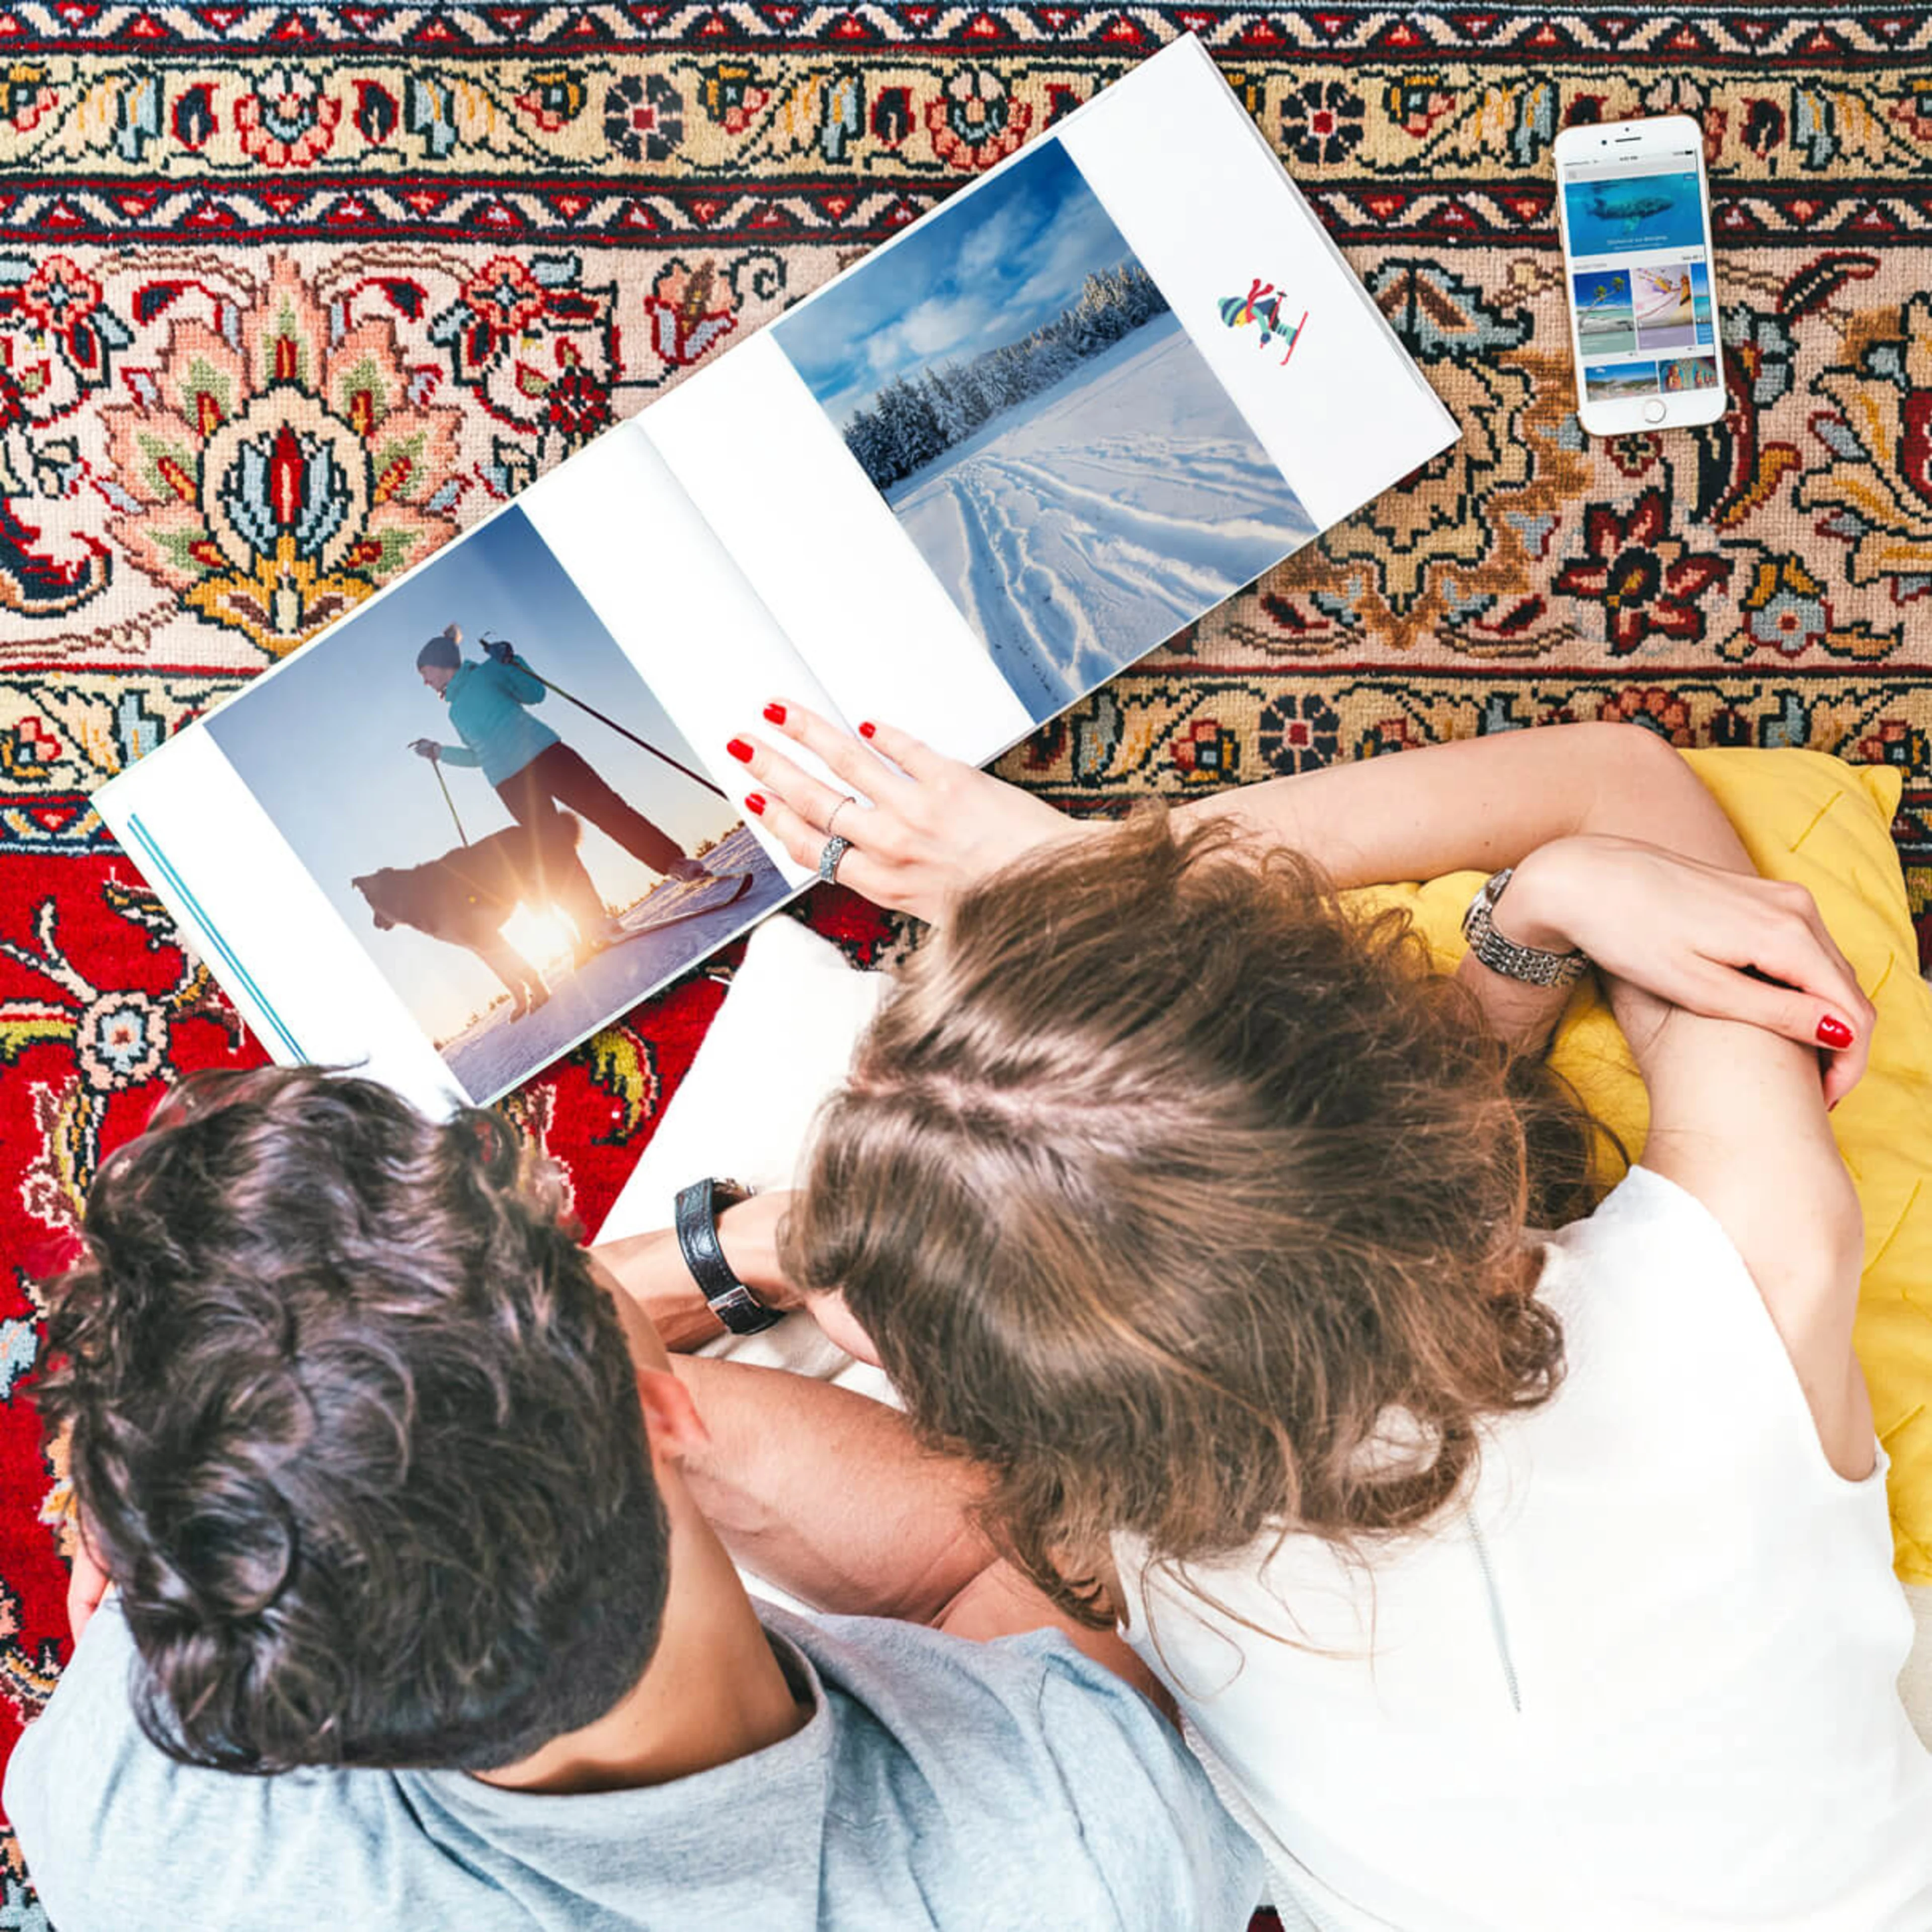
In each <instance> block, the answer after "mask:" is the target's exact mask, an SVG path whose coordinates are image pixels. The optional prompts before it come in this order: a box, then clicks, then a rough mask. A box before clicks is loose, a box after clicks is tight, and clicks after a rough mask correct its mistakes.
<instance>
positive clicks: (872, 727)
mask: <svg viewBox="0 0 1932 1932" xmlns="http://www.w3.org/2000/svg"><path fill="white" fill-rule="evenodd" d="M878 728H879V727H877V725H876V724H861V725H860V726H859V736H860V737H862V738H869V737H871V735H872V733H874V732H875V731H876V730H877V729H878Z"/></svg>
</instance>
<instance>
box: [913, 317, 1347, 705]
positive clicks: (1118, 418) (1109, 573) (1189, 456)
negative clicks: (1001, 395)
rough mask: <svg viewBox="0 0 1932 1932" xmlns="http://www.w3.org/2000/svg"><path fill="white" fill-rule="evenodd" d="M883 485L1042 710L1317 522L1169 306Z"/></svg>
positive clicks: (1148, 642) (1245, 576) (1257, 568)
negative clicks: (974, 432) (1073, 371)
mask: <svg viewBox="0 0 1932 1932" xmlns="http://www.w3.org/2000/svg"><path fill="white" fill-rule="evenodd" d="M886 501H887V502H889V504H890V505H892V508H893V510H894V511H895V512H896V514H898V517H899V520H900V521H901V523H903V524H904V526H905V528H906V529H907V532H908V533H909V534H910V535H911V537H912V539H913V541H914V542H915V543H916V544H917V545H918V546H919V552H920V554H921V555H922V556H924V557H925V559H926V562H928V563H929V564H930V565H932V568H933V570H934V571H935V574H937V575H938V577H939V580H940V581H941V583H943V584H944V586H946V589H947V592H948V594H949V595H950V596H951V597H952V598H953V601H954V603H955V604H957V605H958V606H959V609H960V610H961V612H962V613H963V614H964V616H965V618H966V619H967V621H968V622H969V623H970V624H971V625H972V626H973V628H974V629H975V630H976V631H978V633H979V634H980V637H982V638H983V640H985V643H986V648H987V649H988V650H989V651H990V652H992V657H993V661H994V662H995V664H997V665H998V667H999V668H1000V670H1001V672H1002V673H1003V674H1004V676H1005V677H1006V679H1007V682H1008V683H1009V684H1010V685H1012V686H1013V690H1014V691H1015V692H1016V694H1018V696H1019V699H1020V700H1021V702H1022V703H1024V704H1025V706H1026V707H1027V709H1028V710H1029V711H1030V712H1031V713H1032V715H1033V716H1034V718H1035V719H1036V720H1044V719H1046V718H1050V717H1051V716H1052V715H1053V714H1054V713H1055V712H1058V711H1061V710H1063V709H1065V707H1066V706H1067V705H1069V704H1070V703H1072V702H1073V700H1074V699H1075V698H1076V697H1079V695H1080V694H1081V693H1082V692H1083V691H1088V690H1090V689H1091V688H1092V687H1093V686H1094V685H1097V684H1100V683H1101V682H1103V681H1104V680H1105V679H1107V678H1109V677H1111V676H1112V675H1113V673H1115V671H1117V670H1119V669H1120V668H1121V666H1122V665H1124V664H1130V663H1132V662H1133V660H1134V659H1135V658H1137V657H1139V656H1141V655H1142V654H1143V653H1144V652H1147V651H1149V650H1151V649H1153V648H1154V646H1155V645H1156V644H1157V643H1160V642H1161V641H1162V640H1163V639H1164V638H1166V637H1171V636H1172V634H1174V633H1175V631H1178V629H1180V628H1181V626H1182V625H1184V624H1187V623H1190V622H1193V619H1195V618H1196V617H1198V616H1200V615H1201V613H1202V612H1203V611H1204V610H1208V609H1209V608H1210V607H1211V606H1213V605H1214V604H1218V603H1219V602H1220V601H1221V600H1222V598H1224V597H1226V596H1228V595H1230V594H1231V593H1232V592H1234V591H1236V590H1238V589H1240V588H1241V586H1242V585H1243V584H1244V583H1247V582H1249V581H1250V580H1251V579H1253V578H1254V577H1257V576H1259V574H1261V572H1262V571H1264V570H1265V569H1267V568H1268V567H1269V566H1270V565H1271V564H1274V563H1277V562H1280V559H1282V558H1283V557H1284V556H1286V555H1287V554H1288V553H1289V552H1290V551H1291V550H1297V549H1299V548H1300V547H1301V545H1302V544H1304V543H1306V542H1307V541H1308V539H1309V538H1310V537H1312V536H1313V535H1315V534H1316V529H1315V525H1314V523H1313V520H1311V519H1310V516H1309V514H1308V512H1307V511H1306V510H1305V509H1304V508H1303V507H1302V505H1301V501H1300V499H1298V497H1297V496H1296V495H1295V492H1294V491H1293V490H1291V489H1290V488H1289V486H1288V484H1287V482H1286V480H1285V479H1284V478H1283V475H1282V474H1281V472H1280V470H1279V469H1277V467H1276V466H1275V465H1274V462H1273V461H1272V460H1271V459H1270V458H1269V457H1268V454H1267V452H1265V450H1264V449H1262V446H1261V445H1260V444H1259V443H1258V442H1257V441H1256V440H1255V437H1254V434H1253V431H1251V430H1250V428H1248V426H1247V423H1246V422H1245V421H1244V419H1243V418H1242V416H1241V412H1240V411H1239V410H1237V409H1236V408H1235V405H1234V404H1233V402H1232V401H1231V400H1230V399H1229V395H1228V393H1227V392H1226V390H1225V389H1223V388H1222V386H1221V385H1220V382H1219V380H1217V378H1216V377H1215V375H1214V371H1212V370H1211V369H1210V368H1208V365H1207V363H1206V362H1204V361H1203V360H1202V357H1201V356H1200V354H1199V352H1198V351H1197V350H1196V349H1195V347H1194V346H1193V344H1192V343H1191V342H1190V341H1189V340H1188V338H1187V333H1186V332H1185V331H1184V329H1182V327H1181V324H1180V323H1179V321H1178V320H1177V319H1176V318H1175V317H1174V316H1173V315H1172V314H1163V315H1160V316H1158V317H1156V318H1155V319H1154V320H1153V321H1151V322H1149V323H1146V324H1145V325H1144V326H1142V327H1141V328H1139V329H1136V330H1135V331H1134V332H1133V334H1132V335H1128V336H1127V337H1125V338H1123V339H1122V340H1121V341H1119V342H1117V343H1115V344H1114V345H1113V347H1112V348H1110V349H1108V350H1105V351H1104V352H1103V353H1101V354H1100V355H1098V356H1095V357H1094V359H1092V360H1091V362H1088V363H1087V364H1086V365H1085V366H1084V367H1083V368H1082V369H1080V370H1079V371H1078V372H1077V373H1076V374H1073V375H1072V376H1070V377H1068V378H1067V380H1065V381H1064V383H1060V384H1058V386H1056V387H1055V388H1053V389H1048V390H1046V391H1044V392H1042V393H1041V394H1040V395H1037V396H1034V397H1031V398H1028V401H1026V402H1025V404H1022V406H1020V407H1019V408H1017V409H1015V410H1010V411H1009V412H1007V413H1006V414H1005V415H1004V416H1000V417H998V418H997V419H995V420H994V421H993V422H990V423H989V424H988V425H986V428H984V429H983V430H982V431H980V433H979V434H977V436H975V437H972V438H971V440H969V441H967V442H965V443H960V444H959V445H957V446H956V447H955V448H953V449H950V450H948V451H947V452H946V454H945V455H944V456H943V457H941V458H940V459H939V460H938V461H937V462H935V463H930V464H929V465H928V466H926V468H925V469H922V470H921V471H920V472H918V474H917V475H913V476H910V477H907V478H906V479H905V481H904V482H902V483H900V484H895V486H894V487H893V488H892V490H889V492H888V493H887V494H886Z"/></svg>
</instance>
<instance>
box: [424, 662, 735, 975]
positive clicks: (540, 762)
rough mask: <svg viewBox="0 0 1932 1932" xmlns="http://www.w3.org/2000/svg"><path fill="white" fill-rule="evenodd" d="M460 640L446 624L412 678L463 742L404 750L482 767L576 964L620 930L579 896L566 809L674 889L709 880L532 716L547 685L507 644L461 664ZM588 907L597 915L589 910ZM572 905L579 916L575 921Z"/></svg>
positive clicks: (431, 742) (428, 741) (429, 742)
mask: <svg viewBox="0 0 1932 1932" xmlns="http://www.w3.org/2000/svg"><path fill="white" fill-rule="evenodd" d="M462 640H463V631H462V627H461V626H460V625H457V624H452V625H449V626H448V627H447V628H445V629H444V630H443V631H441V632H440V633H439V634H437V636H435V637H432V638H431V639H430V640H429V641H428V643H426V644H425V645H424V646H423V647H422V649H421V650H419V652H417V653H416V671H417V674H418V675H419V676H420V677H421V678H422V681H423V682H424V683H425V684H426V685H428V686H429V688H430V689H431V691H434V692H435V693H436V694H437V696H438V697H440V698H441V699H442V700H443V703H445V704H446V705H447V706H449V721H450V724H451V725H452V727H454V729H455V732H456V734H457V736H458V738H460V739H461V741H462V742H460V744H458V745H446V744H443V743H440V742H438V741H437V739H434V738H418V739H416V740H415V741H414V742H413V743H412V744H411V745H410V749H411V750H412V751H414V752H415V753H416V754H417V756H418V757H425V758H428V760H430V761H431V763H435V764H448V765H456V766H472V767H475V768H478V769H481V772H482V774H483V776H484V780H485V781H487V783H488V784H489V786H490V789H491V790H493V791H494V792H495V793H496V796H498V797H499V799H502V802H503V804H504V805H505V808H506V809H507V810H508V812H509V814H510V816H511V817H512V818H514V820H516V821H517V823H518V824H519V825H520V826H522V827H523V829H524V830H525V832H527V833H528V834H529V838H530V840H531V856H532V862H534V863H535V864H537V865H539V866H542V865H547V866H548V868H550V870H551V871H553V873H554V874H556V877H557V879H558V880H560V881H561V882H562V884H561V889H562V890H563V891H564V892H565V895H566V896H567V897H568V899H569V901H570V904H571V915H570V916H571V919H572V921H573V922H575V923H576V924H577V926H578V929H579V930H578V935H577V938H578V946H579V951H580V957H582V958H587V957H588V956H589V954H590V953H592V952H595V951H597V950H601V948H602V947H604V946H607V945H608V944H610V942H611V941H613V939H616V938H619V937H621V936H622V926H621V924H620V922H619V921H618V920H616V919H613V918H612V917H611V916H610V915H609V913H607V911H606V910H604V907H603V905H602V902H601V901H597V900H595V894H594V892H592V895H591V898H585V897H584V896H583V892H584V890H585V889H589V880H588V878H587V877H585V876H584V875H583V867H582V865H580V863H579V862H577V859H576V856H575V852H576V840H575V838H574V837H573V836H571V835H568V834H566V833H565V832H564V831H563V829H562V826H563V813H564V811H575V812H577V814H580V816H581V817H584V818H587V819H588V820H589V821H590V823H592V824H593V825H594V826H596V827H597V829H598V830H599V831H600V832H607V833H608V834H609V835H610V837H612V838H614V839H616V841H617V843H618V844H619V845H621V846H622V847H623V848H624V849H625V851H627V852H628V853H630V854H631V856H632V857H633V858H634V859H637V861H638V862H640V864H643V865H648V866H649V867H650V868H651V869H652V871H655V872H660V873H661V874H663V875H664V877H666V878H668V879H675V880H676V881H677V882H678V883H679V884H680V885H688V884H691V883H693V882H694V881H695V880H699V879H707V878H709V877H710V876H711V874H709V872H708V871H706V869H705V868H704V867H703V866H702V865H700V864H699V863H698V862H697V860H696V859H693V858H691V856H689V855H688V853H686V852H685V850H684V849H683V847H682V846H680V845H679V844H678V842H677V841H676V839H674V838H672V837H670V835H669V834H668V833H667V832H662V831H661V830H659V829H658V827H657V826H655V825H653V824H652V823H651V821H650V820H649V819H648V818H646V817H644V815H643V813H642V812H640V811H638V810H637V808H635V807H634V805H629V804H627V803H626V802H625V800H623V799H621V798H619V796H617V794H616V793H615V792H614V791H613V790H611V789H610V787H609V786H608V785H607V784H605V783H604V781H603V780H602V779H601V778H599V777H598V775H597V774H596V772H595V771H594V770H592V768H591V766H590V764H589V761H588V760H586V758H585V757H584V756H583V754H582V753H581V752H580V751H577V750H576V749H575V748H574V747H573V746H571V745H566V744H565V742H563V740H562V739H560V738H559V736H557V735H556V733H555V732H554V731H553V730H551V729H550V727H549V726H548V725H547V724H544V722H543V721H541V719H540V718H535V717H532V715H531V712H530V707H531V706H534V705H538V704H541V703H542V702H543V700H544V697H545V696H546V694H547V693H548V692H549V691H550V690H551V689H553V688H554V687H553V686H552V685H549V684H547V682H545V681H544V679H541V678H540V677H538V676H536V674H535V673H534V672H532V670H531V669H530V668H529V666H528V665H527V664H524V663H523V661H521V660H520V658H518V657H517V654H516V647H515V646H514V645H513V644H511V643H509V642H508V640H507V639H505V638H501V637H490V638H486V639H485V640H484V645H483V655H482V657H481V658H470V659H466V658H464V656H463V649H462ZM694 776H695V774H694ZM697 782H698V783H700V784H709V783H710V781H709V779H703V778H700V779H698V780H697ZM717 789H718V787H715V786H713V787H712V790H717ZM579 880H581V881H582V884H581V887H580V886H579ZM593 903H594V904H595V910H589V907H591V906H592V904H593ZM578 908H583V909H585V910H586V916H585V917H584V918H583V919H581V920H580V919H577V909H578Z"/></svg>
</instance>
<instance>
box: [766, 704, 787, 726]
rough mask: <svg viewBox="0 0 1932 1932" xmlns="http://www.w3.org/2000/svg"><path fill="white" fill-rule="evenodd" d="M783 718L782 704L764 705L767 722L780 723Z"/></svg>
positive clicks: (782, 721)
mask: <svg viewBox="0 0 1932 1932" xmlns="http://www.w3.org/2000/svg"><path fill="white" fill-rule="evenodd" d="M784 719H785V709H784V706H783V705H782V704H768V705H766V706H765V720H766V723H767V724H783V723H784Z"/></svg>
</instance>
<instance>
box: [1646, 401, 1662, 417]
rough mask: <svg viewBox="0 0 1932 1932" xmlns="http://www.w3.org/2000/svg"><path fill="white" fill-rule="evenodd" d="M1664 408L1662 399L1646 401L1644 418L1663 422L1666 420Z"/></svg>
mask: <svg viewBox="0 0 1932 1932" xmlns="http://www.w3.org/2000/svg"><path fill="white" fill-rule="evenodd" d="M1664 410H1665V405H1664V403H1663V402H1662V401H1661V400H1660V401H1657V402H1654V403H1646V404H1644V406H1643V419H1644V421H1645V422H1663V420H1664Z"/></svg>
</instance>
